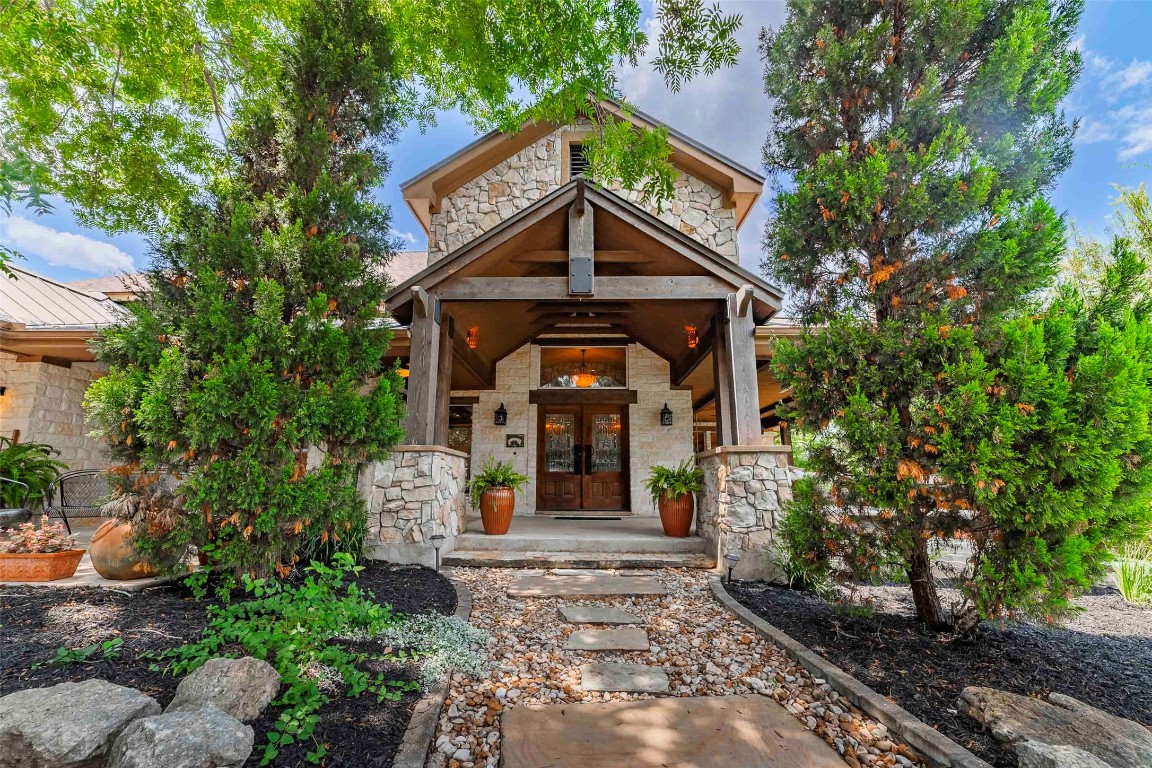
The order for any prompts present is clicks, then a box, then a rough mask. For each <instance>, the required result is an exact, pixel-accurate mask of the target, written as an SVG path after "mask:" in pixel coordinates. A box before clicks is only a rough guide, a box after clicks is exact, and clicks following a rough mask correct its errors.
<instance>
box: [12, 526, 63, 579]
mask: <svg viewBox="0 0 1152 768" xmlns="http://www.w3.org/2000/svg"><path fill="white" fill-rule="evenodd" d="M82 557H84V550H82V549H77V548H76V539H75V537H73V536H72V535H71V534H69V533H68V532H67V531H65V530H64V526H63V525H61V524H60V523H49V524H47V525H45V526H44V527H43V528H37V527H36V524H35V523H32V522H28V523H23V524H21V525H19V526H17V527H16V528H15V529H14V530H12V531H9V532H8V533H7V534H6V535H5V536H4V537H3V538H2V539H0V581H55V580H56V579H66V578H68V577H69V576H72V575H73V574H75V573H76V566H78V565H80V558H82Z"/></svg>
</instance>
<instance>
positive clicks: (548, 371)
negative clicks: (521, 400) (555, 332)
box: [540, 347, 628, 389]
mask: <svg viewBox="0 0 1152 768" xmlns="http://www.w3.org/2000/svg"><path fill="white" fill-rule="evenodd" d="M627 368H628V362H627V349H626V348H624V347H541V348H540V386H541V387H547V388H561V389H588V388H596V389H607V388H612V387H616V388H620V387H626V386H628V371H627Z"/></svg>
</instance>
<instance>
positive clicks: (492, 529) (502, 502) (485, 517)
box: [480, 488, 516, 536]
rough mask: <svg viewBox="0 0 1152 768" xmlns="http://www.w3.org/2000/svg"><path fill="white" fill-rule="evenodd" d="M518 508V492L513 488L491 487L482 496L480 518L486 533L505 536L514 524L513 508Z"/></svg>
mask: <svg viewBox="0 0 1152 768" xmlns="http://www.w3.org/2000/svg"><path fill="white" fill-rule="evenodd" d="M515 508H516V492H515V491H513V490H512V489H511V488H489V489H488V490H487V491H484V493H483V494H482V495H481V496H480V520H481V522H483V523H484V533H486V534H488V535H489V536H503V535H504V534H506V533H508V528H509V527H510V526H511V525H512V510H513V509H515Z"/></svg>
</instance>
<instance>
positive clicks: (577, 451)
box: [572, 443, 584, 475]
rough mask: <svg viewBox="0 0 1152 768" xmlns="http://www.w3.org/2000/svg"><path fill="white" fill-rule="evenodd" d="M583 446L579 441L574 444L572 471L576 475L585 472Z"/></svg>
mask: <svg viewBox="0 0 1152 768" xmlns="http://www.w3.org/2000/svg"><path fill="white" fill-rule="evenodd" d="M583 448H584V446H582V445H580V444H579V443H577V444H576V445H573V446H572V473H573V474H576V475H582V474H584V470H583V467H582V461H581V459H583V453H584V451H583Z"/></svg>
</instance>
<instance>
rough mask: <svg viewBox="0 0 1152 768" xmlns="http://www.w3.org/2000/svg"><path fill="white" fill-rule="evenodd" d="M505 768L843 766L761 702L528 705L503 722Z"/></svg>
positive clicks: (739, 699) (675, 700)
mask: <svg viewBox="0 0 1152 768" xmlns="http://www.w3.org/2000/svg"><path fill="white" fill-rule="evenodd" d="M500 727H501V731H502V734H503V740H502V741H503V762H502V763H501V765H502V766H503V768H540V766H548V768H620V767H621V766H628V768H666V767H668V766H676V767H677V768H688V766H699V767H700V768H704V767H705V766H707V767H708V768H712V767H713V766H715V767H717V768H719V767H720V766H744V767H746V768H843V766H844V762H843V761H841V759H840V757H839V756H838V755H837V754H836V752H835V751H833V750H831V749H829V748H828V745H827V744H825V743H824V742H823V741H821V740H820V739H819V738H818V737H816V736H815V735H813V734H812V733H809V732H808V731H806V730H805V729H804V727H803V726H801V725H800V723H799V721H797V720H796V718H794V717H793V716H792V715H790V714H788V712H786V711H785V710H784V708H783V707H781V706H780V705H779V704H777V703H776V702H774V701H772V700H770V699H767V698H765V697H763V696H755V695H753V696H709V697H687V698H663V699H649V700H646V701H613V702H606V703H595V704H572V705H568V706H564V707H558V706H528V707H515V708H513V709H508V710H506V711H505V712H504V714H503V715H502V716H501V723H500Z"/></svg>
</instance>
